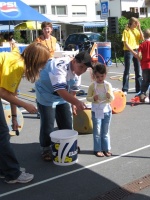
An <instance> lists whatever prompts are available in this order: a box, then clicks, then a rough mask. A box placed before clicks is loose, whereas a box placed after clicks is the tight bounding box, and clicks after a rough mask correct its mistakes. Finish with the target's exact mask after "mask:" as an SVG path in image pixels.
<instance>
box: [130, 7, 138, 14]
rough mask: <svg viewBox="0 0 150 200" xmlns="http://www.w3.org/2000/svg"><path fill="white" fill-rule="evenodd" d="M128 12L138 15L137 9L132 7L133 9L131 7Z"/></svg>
mask: <svg viewBox="0 0 150 200" xmlns="http://www.w3.org/2000/svg"><path fill="white" fill-rule="evenodd" d="M130 12H133V13H138V8H137V7H133V8H132V7H131V8H130Z"/></svg>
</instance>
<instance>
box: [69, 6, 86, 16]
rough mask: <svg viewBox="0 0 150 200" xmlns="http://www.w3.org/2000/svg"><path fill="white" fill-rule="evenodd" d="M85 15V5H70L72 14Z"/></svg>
mask: <svg viewBox="0 0 150 200" xmlns="http://www.w3.org/2000/svg"><path fill="white" fill-rule="evenodd" d="M81 15H82V16H83V15H84V16H86V15H87V8H86V5H85V6H83V5H82V6H72V16H81Z"/></svg>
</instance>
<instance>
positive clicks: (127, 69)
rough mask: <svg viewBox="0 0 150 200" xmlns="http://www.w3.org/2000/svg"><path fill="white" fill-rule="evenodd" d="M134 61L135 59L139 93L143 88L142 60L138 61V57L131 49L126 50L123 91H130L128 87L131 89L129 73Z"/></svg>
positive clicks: (136, 82) (137, 90) (136, 84)
mask: <svg viewBox="0 0 150 200" xmlns="http://www.w3.org/2000/svg"><path fill="white" fill-rule="evenodd" d="M132 61H133V65H134V72H135V91H136V92H137V93H138V92H140V90H141V82H142V76H141V66H140V62H139V61H138V59H137V58H135V57H134V56H133V54H132V53H131V52H130V51H124V63H125V69H124V74H123V87H122V91H124V92H125V91H126V92H128V89H129V74H130V67H131V62H132Z"/></svg>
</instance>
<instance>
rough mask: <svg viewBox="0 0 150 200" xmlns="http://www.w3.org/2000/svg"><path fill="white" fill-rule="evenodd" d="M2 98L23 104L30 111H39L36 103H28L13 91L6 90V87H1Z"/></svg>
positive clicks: (12, 102)
mask: <svg viewBox="0 0 150 200" xmlns="http://www.w3.org/2000/svg"><path fill="white" fill-rule="evenodd" d="M0 98H2V99H4V100H6V101H8V102H10V103H11V104H15V105H17V106H21V107H23V108H25V109H26V110H27V111H28V112H30V113H36V112H37V109H36V107H35V106H34V105H32V104H29V103H26V102H24V101H22V100H20V99H18V98H17V96H15V95H14V94H13V93H11V92H9V91H8V90H6V89H4V88H0ZM13 109H14V108H13ZM12 111H13V110H12Z"/></svg>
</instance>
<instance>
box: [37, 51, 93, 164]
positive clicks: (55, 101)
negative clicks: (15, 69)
mask: <svg viewBox="0 0 150 200" xmlns="http://www.w3.org/2000/svg"><path fill="white" fill-rule="evenodd" d="M91 62H92V60H91V56H90V55H89V54H88V53H87V52H80V53H79V54H77V55H76V56H75V57H74V58H73V59H72V60H71V61H70V57H62V58H56V59H51V60H49V61H48V62H47V64H46V66H45V68H44V69H43V70H41V72H40V77H39V80H38V81H37V82H36V83H35V91H36V98H37V105H38V109H39V112H40V122H41V123H40V146H41V150H42V158H43V159H44V160H45V161H51V160H52V159H51V151H50V145H51V139H50V136H49V135H50V133H51V132H52V131H54V122H55V119H56V122H57V125H58V129H73V120H72V112H73V113H74V114H76V110H77V109H78V110H83V109H85V107H86V106H85V104H84V103H83V102H81V101H79V100H78V99H77V98H76V97H75V96H76V92H77V91H79V86H80V84H81V74H83V73H84V72H85V71H86V70H87V68H88V67H92V64H91ZM70 104H72V109H71V106H70Z"/></svg>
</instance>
